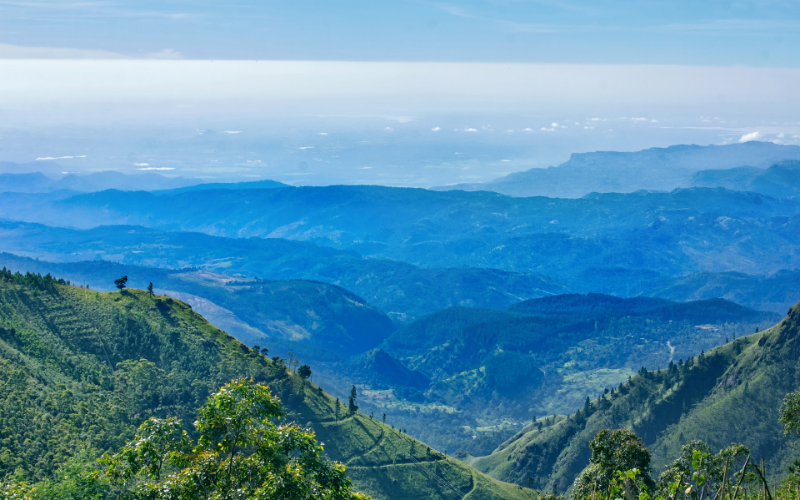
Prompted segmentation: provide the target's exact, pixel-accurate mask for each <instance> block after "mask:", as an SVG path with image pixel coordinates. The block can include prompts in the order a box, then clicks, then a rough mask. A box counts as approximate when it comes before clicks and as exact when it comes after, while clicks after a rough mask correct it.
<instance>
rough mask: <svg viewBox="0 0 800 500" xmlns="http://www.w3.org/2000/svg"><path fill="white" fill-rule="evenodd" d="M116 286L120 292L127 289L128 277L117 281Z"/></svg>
mask: <svg viewBox="0 0 800 500" xmlns="http://www.w3.org/2000/svg"><path fill="white" fill-rule="evenodd" d="M114 286H116V287H117V289H118V290H124V289H125V287H126V286H128V277H127V276H123V277H121V278H117V279H115V280H114Z"/></svg>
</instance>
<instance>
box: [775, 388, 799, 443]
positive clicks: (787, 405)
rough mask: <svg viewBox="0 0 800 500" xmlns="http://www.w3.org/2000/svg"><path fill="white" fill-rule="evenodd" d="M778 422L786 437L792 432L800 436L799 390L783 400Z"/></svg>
mask: <svg viewBox="0 0 800 500" xmlns="http://www.w3.org/2000/svg"><path fill="white" fill-rule="evenodd" d="M780 421H781V423H782V424H783V426H784V431H785V433H786V435H787V436H788V435H789V434H791V433H792V432H796V433H798V434H800V390H797V391H795V392H790V393H789V394H787V395H786V396H785V397H784V398H783V405H782V406H781V409H780Z"/></svg>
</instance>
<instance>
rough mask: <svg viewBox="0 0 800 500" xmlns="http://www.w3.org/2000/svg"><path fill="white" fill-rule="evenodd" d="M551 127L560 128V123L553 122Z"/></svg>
mask: <svg viewBox="0 0 800 500" xmlns="http://www.w3.org/2000/svg"><path fill="white" fill-rule="evenodd" d="M550 126H551V127H553V128H556V127H558V123H556V122H553V123H551V124H550Z"/></svg>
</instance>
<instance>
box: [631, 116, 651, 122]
mask: <svg viewBox="0 0 800 500" xmlns="http://www.w3.org/2000/svg"><path fill="white" fill-rule="evenodd" d="M631 121H632V122H646V121H647V118H644V117H639V118H636V117H633V118H631Z"/></svg>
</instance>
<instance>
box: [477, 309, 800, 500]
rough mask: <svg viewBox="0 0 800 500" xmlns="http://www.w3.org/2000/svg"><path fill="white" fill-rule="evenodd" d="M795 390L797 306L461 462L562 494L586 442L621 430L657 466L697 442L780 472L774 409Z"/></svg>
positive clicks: (785, 455) (799, 350)
mask: <svg viewBox="0 0 800 500" xmlns="http://www.w3.org/2000/svg"><path fill="white" fill-rule="evenodd" d="M798 386H800V304H799V305H796V306H794V307H793V308H791V309H790V311H789V315H788V316H787V317H786V318H784V319H783V320H782V321H781V322H780V323H778V324H777V325H775V326H774V327H772V328H770V329H768V330H765V331H763V332H761V333H756V334H753V335H750V336H747V337H743V338H739V339H736V340H735V341H733V342H730V343H728V344H726V345H723V346H720V347H717V348H715V349H713V350H711V351H709V352H707V353H705V354H701V355H699V356H697V357H695V358H690V359H689V360H687V362H686V363H682V362H680V363H678V364H675V363H670V364H669V366H668V368H666V369H662V370H659V371H651V372H647V371H640V373H639V374H638V375H637V376H635V377H633V378H632V379H631V380H630V381H629V382H627V383H625V384H622V385H621V386H620V387H619V388H618V389H616V390H614V391H612V392H611V393H607V394H604V395H603V396H601V397H600V398H599V399H597V400H594V401H593V402H592V403H591V405H588V406H586V407H584V409H582V410H580V411H578V412H577V413H575V414H573V415H570V416H569V417H559V418H558V419H555V418H554V417H550V418H546V419H544V420H540V421H539V422H537V423H535V424H531V425H529V426H528V427H527V428H526V429H524V430H523V431H521V432H520V433H518V434H517V435H516V436H514V437H513V438H511V439H510V440H508V441H507V442H506V443H504V444H503V445H501V446H500V447H499V448H498V449H497V450H496V451H495V452H494V453H492V454H491V455H489V456H487V457H482V458H477V459H473V460H471V461H470V463H472V464H473V465H475V466H476V467H477V468H479V469H481V470H483V471H486V472H488V473H490V474H491V475H492V476H494V477H497V478H503V479H504V480H507V481H513V482H517V483H520V484H534V485H536V486H539V487H545V486H547V487H552V486H554V485H555V486H556V487H557V488H559V490H561V491H563V490H564V489H566V488H568V487H569V486H570V485H571V484H572V481H573V480H574V478H575V477H576V475H577V474H578V473H579V472H580V471H581V470H582V469H583V467H585V466H586V465H587V464H588V460H589V448H588V443H589V441H590V440H591V439H592V438H593V437H594V435H595V434H596V433H597V432H598V431H599V430H601V429H604V428H622V427H625V428H629V429H631V430H633V431H634V432H636V433H637V434H638V435H639V436H641V437H642V439H643V440H644V442H645V443H646V444H647V446H648V447H649V449H650V451H651V452H652V453H653V455H654V463H655V465H656V468H659V467H663V465H664V464H665V463H667V462H668V461H670V460H672V459H674V458H675V457H676V456H677V454H678V453H679V451H680V447H681V446H682V445H683V444H685V443H687V442H688V441H689V440H692V439H701V440H704V441H706V442H708V443H709V444H710V445H711V446H712V447H714V448H717V449H721V448H722V447H725V446H727V445H728V444H730V443H734V442H737V443H742V444H744V445H746V446H748V447H750V449H751V452H752V454H753V457H755V458H756V459H760V458H762V457H763V458H765V459H766V460H767V463H768V464H769V465H768V468H769V470H771V471H773V473H775V474H780V473H781V472H782V471H784V470H785V466H786V465H787V463H788V462H789V460H790V459H791V458H793V457H794V455H795V454H796V448H793V447H792V440H787V439H786V438H785V437H784V436H783V428H782V426H781V425H780V424H779V422H778V409H779V408H780V405H781V402H782V399H783V397H784V395H785V394H786V393H787V392H790V391H793V390H796V389H797V388H798ZM528 478H530V480H529V479H528Z"/></svg>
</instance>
